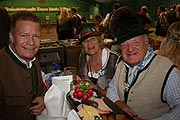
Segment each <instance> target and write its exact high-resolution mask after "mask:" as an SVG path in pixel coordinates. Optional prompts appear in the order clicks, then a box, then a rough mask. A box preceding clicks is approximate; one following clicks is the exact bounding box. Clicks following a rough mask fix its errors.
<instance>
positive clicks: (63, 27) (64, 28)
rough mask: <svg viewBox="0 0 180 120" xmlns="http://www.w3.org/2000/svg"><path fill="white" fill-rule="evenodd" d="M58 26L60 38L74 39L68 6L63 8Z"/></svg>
mask: <svg viewBox="0 0 180 120" xmlns="http://www.w3.org/2000/svg"><path fill="white" fill-rule="evenodd" d="M56 27H57V29H56V30H57V35H58V40H66V39H72V38H73V37H74V29H73V25H72V24H71V19H70V17H69V13H68V9H67V8H65V7H62V8H61V12H60V15H59V16H58V20H57V26H56Z"/></svg>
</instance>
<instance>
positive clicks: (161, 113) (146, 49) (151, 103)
mask: <svg viewBox="0 0 180 120" xmlns="http://www.w3.org/2000/svg"><path fill="white" fill-rule="evenodd" d="M138 19H139V18H138V17H137V14H136V13H135V12H134V11H133V10H132V9H130V8H129V7H121V8H119V9H118V10H117V11H116V12H115V13H114V14H113V15H112V18H111V22H110V31H111V33H112V35H113V36H114V37H115V38H116V39H117V41H115V42H114V44H119V46H120V49H121V55H122V58H123V60H121V61H120V62H119V64H118V66H117V68H116V72H115V75H114V77H113V79H112V81H111V82H110V84H109V88H108V89H107V94H106V96H107V97H108V98H109V99H111V100H112V101H113V102H115V104H117V105H118V106H119V107H120V108H122V109H123V110H124V111H125V112H127V113H128V114H129V115H131V116H133V117H134V119H135V120H143V119H144V120H152V119H153V120H179V118H180V114H179V112H180V87H179V86H180V80H179V78H180V71H179V70H178V68H177V67H176V66H175V65H174V64H173V62H172V61H170V60H169V59H168V58H166V57H163V56H160V55H156V54H154V51H153V49H152V48H151V47H150V46H149V45H148V39H147V35H146V33H147V31H145V30H144V28H143V25H142V24H141V23H140V22H139V20H138Z"/></svg>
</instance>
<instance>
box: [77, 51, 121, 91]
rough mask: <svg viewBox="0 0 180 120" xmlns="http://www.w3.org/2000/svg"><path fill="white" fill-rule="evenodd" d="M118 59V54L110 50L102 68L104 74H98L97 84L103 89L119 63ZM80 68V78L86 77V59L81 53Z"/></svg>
mask: <svg viewBox="0 0 180 120" xmlns="http://www.w3.org/2000/svg"><path fill="white" fill-rule="evenodd" d="M120 60H121V58H120V55H118V54H117V53H115V52H112V51H110V55H109V59H108V63H107V65H106V67H105V68H104V69H103V70H104V71H105V74H104V75H102V76H100V77H99V78H98V81H97V85H98V86H99V87H100V88H102V89H105V88H107V87H108V86H109V83H110V81H111V80H112V78H113V76H114V73H115V70H116V65H117V64H118V63H119V61H120ZM80 68H81V69H80V73H81V78H85V79H86V78H87V79H88V75H87V73H88V69H87V60H86V55H85V54H83V53H82V54H81V55H80Z"/></svg>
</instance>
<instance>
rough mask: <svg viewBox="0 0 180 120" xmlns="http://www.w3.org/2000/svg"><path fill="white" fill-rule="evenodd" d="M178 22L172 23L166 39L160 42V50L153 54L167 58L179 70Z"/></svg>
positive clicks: (179, 27)
mask: <svg viewBox="0 0 180 120" xmlns="http://www.w3.org/2000/svg"><path fill="white" fill-rule="evenodd" d="M179 51H180V22H175V23H173V24H172V25H171V26H170V27H169V28H168V32H167V37H166V38H165V39H164V40H163V41H162V42H161V45H160V49H159V50H156V51H155V53H157V54H159V55H162V56H165V57H167V58H169V59H170V60H171V61H172V62H174V63H175V64H176V66H177V67H178V68H179V69H180V54H179Z"/></svg>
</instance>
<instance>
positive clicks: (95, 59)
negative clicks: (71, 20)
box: [78, 23, 121, 93]
mask: <svg viewBox="0 0 180 120" xmlns="http://www.w3.org/2000/svg"><path fill="white" fill-rule="evenodd" d="M78 33H79V44H80V45H81V46H82V49H83V52H82V53H81V54H80V57H79V60H80V74H81V76H80V77H81V78H82V79H83V80H87V81H89V82H90V83H92V84H94V85H97V89H99V88H100V89H99V90H101V91H102V92H103V93H105V92H106V89H107V88H108V86H109V82H110V81H111V79H112V77H113V75H114V72H115V69H116V66H117V64H118V63H119V61H120V60H121V57H120V55H119V54H118V53H115V52H112V51H111V50H109V49H108V48H107V47H104V45H103V42H102V39H101V38H100V35H101V33H100V32H99V31H97V29H96V28H95V25H94V24H93V23H83V24H82V25H80V26H79V28H78Z"/></svg>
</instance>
